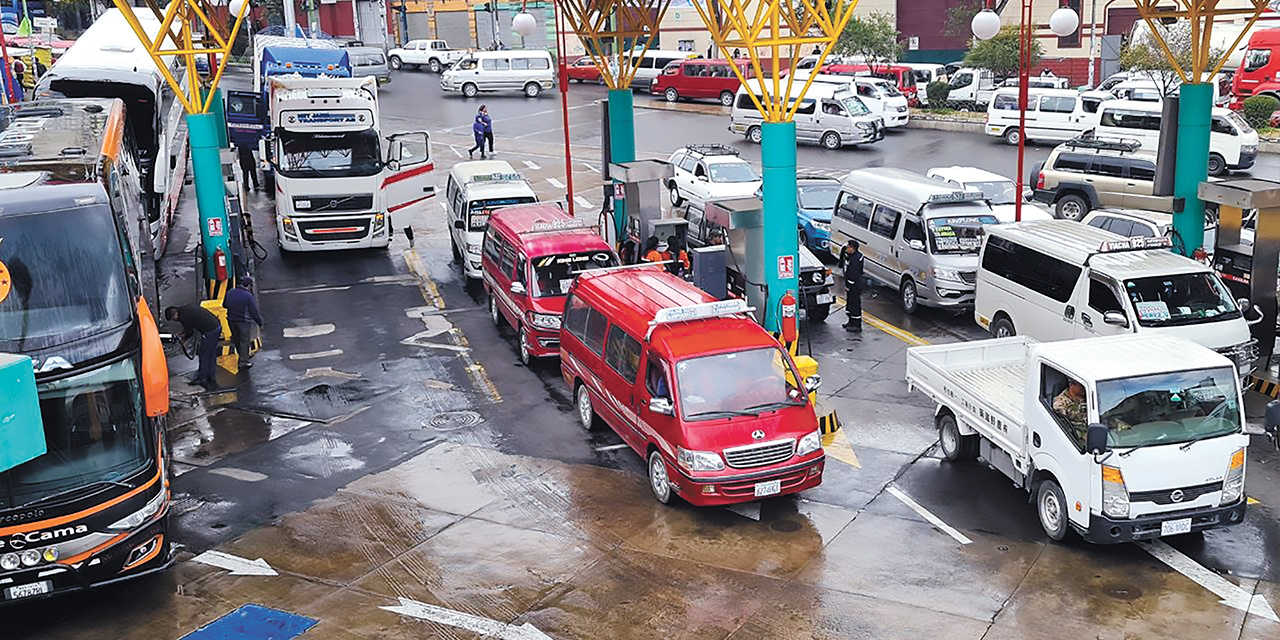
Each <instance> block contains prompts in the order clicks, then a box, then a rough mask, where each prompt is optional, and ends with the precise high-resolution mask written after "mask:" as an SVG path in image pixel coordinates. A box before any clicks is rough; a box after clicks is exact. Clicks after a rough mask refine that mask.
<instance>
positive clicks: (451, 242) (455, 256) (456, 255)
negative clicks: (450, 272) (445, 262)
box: [449, 233, 462, 262]
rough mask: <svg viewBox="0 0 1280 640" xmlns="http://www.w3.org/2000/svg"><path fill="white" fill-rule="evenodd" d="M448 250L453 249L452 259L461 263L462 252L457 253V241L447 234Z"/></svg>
mask: <svg viewBox="0 0 1280 640" xmlns="http://www.w3.org/2000/svg"><path fill="white" fill-rule="evenodd" d="M449 248H450V249H453V259H454V260H457V261H458V262H462V252H461V251H458V241H457V240H456V239H454V237H453V234H452V233H451V234H449Z"/></svg>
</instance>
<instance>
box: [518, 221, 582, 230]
mask: <svg viewBox="0 0 1280 640" xmlns="http://www.w3.org/2000/svg"><path fill="white" fill-rule="evenodd" d="M590 228H591V227H590V226H588V225H586V224H584V223H582V222H579V221H577V220H534V221H533V224H532V225H531V226H530V230H532V231H569V230H571V229H590Z"/></svg>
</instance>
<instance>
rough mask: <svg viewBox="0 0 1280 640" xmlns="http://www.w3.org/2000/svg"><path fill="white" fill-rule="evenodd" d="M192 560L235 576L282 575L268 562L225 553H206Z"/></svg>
mask: <svg viewBox="0 0 1280 640" xmlns="http://www.w3.org/2000/svg"><path fill="white" fill-rule="evenodd" d="M192 560H194V561H196V562H199V563H200V564H207V565H211V566H214V567H218V568H219V569H227V570H229V571H231V575H233V576H277V575H280V574H278V573H276V570H275V569H272V568H271V565H269V564H267V561H266V560H263V559H262V558H258V559H257V560H250V559H248V558H241V557H240V556H233V555H231V554H229V553H223V552H221V551H206V552H204V553H202V554H200V555H198V556H196V557H194V558H192Z"/></svg>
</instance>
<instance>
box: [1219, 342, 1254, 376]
mask: <svg viewBox="0 0 1280 640" xmlns="http://www.w3.org/2000/svg"><path fill="white" fill-rule="evenodd" d="M1217 352H1218V353H1221V354H1222V355H1224V356H1226V357H1227V359H1229V360H1231V362H1233V363H1235V365H1236V370H1237V371H1238V372H1239V374H1240V375H1241V376H1246V375H1249V374H1251V373H1253V365H1254V363H1255V362H1256V361H1257V359H1258V341H1257V339H1255V338H1250V339H1249V340H1248V342H1241V343H1240V344H1237V345H1234V346H1231V347H1223V348H1221V349H1217Z"/></svg>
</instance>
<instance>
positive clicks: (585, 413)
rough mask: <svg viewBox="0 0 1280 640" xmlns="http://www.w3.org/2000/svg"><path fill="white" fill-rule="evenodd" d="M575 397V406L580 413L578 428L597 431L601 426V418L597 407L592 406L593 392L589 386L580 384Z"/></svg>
mask: <svg viewBox="0 0 1280 640" xmlns="http://www.w3.org/2000/svg"><path fill="white" fill-rule="evenodd" d="M573 395H574V398H573V405H574V407H575V408H576V409H577V413H578V426H580V427H582V428H583V429H584V430H586V431H591V430H593V429H595V428H596V426H597V425H599V424H600V416H598V415H596V410H595V407H593V406H592V405H591V390H590V389H588V388H587V385H585V384H583V383H581V382H579V383H578V388H577V389H576V390H575V391H574V394H573Z"/></svg>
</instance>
